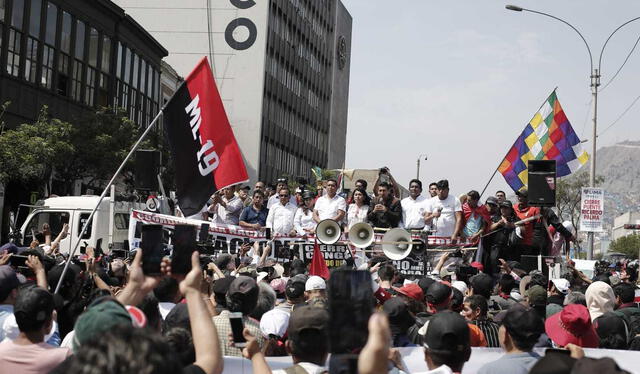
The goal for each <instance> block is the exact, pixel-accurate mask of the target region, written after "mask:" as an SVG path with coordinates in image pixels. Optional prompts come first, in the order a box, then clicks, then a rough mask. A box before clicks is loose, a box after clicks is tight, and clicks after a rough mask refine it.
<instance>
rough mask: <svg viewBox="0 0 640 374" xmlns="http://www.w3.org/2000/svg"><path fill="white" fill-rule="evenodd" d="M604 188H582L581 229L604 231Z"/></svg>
mask: <svg viewBox="0 0 640 374" xmlns="http://www.w3.org/2000/svg"><path fill="white" fill-rule="evenodd" d="M603 213H604V190H603V189H602V188H591V187H583V188H582V198H581V200H580V231H588V232H601V231H603V227H602V225H603Z"/></svg>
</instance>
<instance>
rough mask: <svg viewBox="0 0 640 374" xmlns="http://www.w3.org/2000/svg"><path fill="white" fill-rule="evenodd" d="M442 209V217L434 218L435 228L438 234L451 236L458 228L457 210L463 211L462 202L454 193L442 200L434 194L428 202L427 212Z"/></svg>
mask: <svg viewBox="0 0 640 374" xmlns="http://www.w3.org/2000/svg"><path fill="white" fill-rule="evenodd" d="M440 208H442V210H441V211H440V217H439V218H434V219H433V228H434V230H436V232H435V235H436V236H445V237H446V236H451V235H453V231H454V230H455V229H456V212H462V204H460V200H458V199H457V198H456V197H455V196H453V194H451V193H450V194H449V195H448V196H447V198H446V199H444V200H440V198H439V197H438V196H434V197H432V198H431V199H429V200H428V202H427V212H429V213H433V212H437V211H438V209H440Z"/></svg>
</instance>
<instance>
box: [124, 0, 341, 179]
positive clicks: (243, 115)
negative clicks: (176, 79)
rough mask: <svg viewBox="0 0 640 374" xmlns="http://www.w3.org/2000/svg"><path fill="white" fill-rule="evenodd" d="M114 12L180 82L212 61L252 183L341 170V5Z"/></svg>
mask: <svg viewBox="0 0 640 374" xmlns="http://www.w3.org/2000/svg"><path fill="white" fill-rule="evenodd" d="M116 3H118V4H119V5H120V6H121V7H123V8H125V9H126V11H127V13H129V14H131V15H132V16H133V17H134V18H135V19H136V20H137V21H138V22H139V23H140V24H142V25H143V26H144V27H145V28H146V29H147V30H148V31H149V33H151V34H152V35H153V36H154V37H155V38H156V39H158V40H159V41H160V43H162V45H163V46H165V47H166V48H167V49H168V50H169V56H168V57H167V59H166V61H167V62H168V63H169V64H170V65H171V66H173V67H174V68H175V69H176V71H177V73H178V74H179V75H182V76H186V75H187V74H188V73H189V71H190V70H191V69H192V68H193V66H195V64H196V63H197V61H198V60H199V59H200V58H201V57H202V56H208V57H209V59H210V61H211V62H212V64H211V65H212V70H213V72H214V76H215V79H216V83H217V85H218V89H219V91H220V94H221V96H222V99H223V102H224V105H225V109H226V112H227V115H228V116H229V121H230V123H231V126H232V128H233V130H234V133H235V135H236V138H237V140H238V143H239V145H240V148H241V150H242V153H243V155H244V158H245V164H246V166H247V170H248V172H249V176H250V177H251V179H252V181H255V180H257V179H261V180H266V181H273V180H274V179H275V178H277V177H278V176H281V175H289V176H291V177H297V176H306V177H308V176H310V174H311V172H310V170H311V167H313V166H320V167H323V168H340V167H342V166H343V164H344V159H345V137H346V129H347V103H348V93H349V69H350V55H351V26H352V19H351V15H350V14H349V12H348V11H347V9H346V8H345V7H344V5H343V4H342V2H341V1H340V0H270V1H266V0H264V1H253V0H206V1H203V0H184V1H181V2H179V3H177V2H175V1H171V0H155V1H153V2H150V1H146V0H116ZM203 3H204V6H203Z"/></svg>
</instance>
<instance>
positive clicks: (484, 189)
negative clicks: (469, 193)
mask: <svg viewBox="0 0 640 374" xmlns="http://www.w3.org/2000/svg"><path fill="white" fill-rule="evenodd" d="M557 89H558V86H556V87H555V88H554V89H553V91H551V93H550V94H549V96H551V95H553V93H554V92H556V90H557ZM549 96H547V99H546V100H545V101H543V102H542V104H541V105H540V107H539V108H538V110H537V111H536V113H538V112H540V109H542V107H543V106H544V103H546V102H547V100H549ZM534 116H535V114H534ZM529 122H531V121H529ZM527 124H529V123H527ZM525 128H526V125H525ZM521 133H522V132H521ZM517 140H518V139H517V138H516V141H517ZM513 144H515V142H514V143H513ZM511 148H513V145H512V146H511V147H510V148H509V150H508V151H507V153H505V155H504V157H503V158H502V161H504V159H505V158H507V155H508V154H509V151H511ZM502 161H500V163H499V164H498V167H497V168H496V170H495V171H494V172H493V174H491V178H489V181H488V182H487V184H485V186H484V188H483V189H482V192H480V198H482V195H484V192H485V191H486V190H487V187H489V183H491V181H492V180H493V177H495V176H496V173H497V172H498V169H500V165H502Z"/></svg>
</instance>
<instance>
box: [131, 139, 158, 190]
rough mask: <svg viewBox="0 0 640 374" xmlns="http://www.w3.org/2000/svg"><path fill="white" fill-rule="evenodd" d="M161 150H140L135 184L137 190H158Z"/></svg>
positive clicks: (137, 155)
mask: <svg viewBox="0 0 640 374" xmlns="http://www.w3.org/2000/svg"><path fill="white" fill-rule="evenodd" d="M160 163H161V155H160V151H152V150H145V149H142V150H138V151H136V163H135V176H134V178H135V179H134V180H135V186H136V189H137V190H147V191H157V190H158V177H157V175H158V172H159V169H160Z"/></svg>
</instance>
